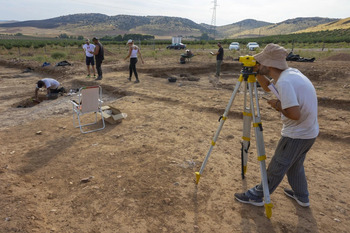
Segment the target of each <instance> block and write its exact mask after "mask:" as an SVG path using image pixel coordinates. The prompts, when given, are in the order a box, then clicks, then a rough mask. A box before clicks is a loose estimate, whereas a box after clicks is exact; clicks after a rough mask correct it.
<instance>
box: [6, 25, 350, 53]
mask: <svg viewBox="0 0 350 233" xmlns="http://www.w3.org/2000/svg"><path fill="white" fill-rule="evenodd" d="M1 38H2V37H1V35H0V47H3V48H6V49H11V48H13V47H17V48H21V47H23V48H31V47H33V48H35V49H36V48H42V47H45V46H54V45H55V46H61V47H67V46H80V45H82V44H83V43H84V42H83V39H84V38H83V37H79V38H75V39H71V38H69V37H68V38H66V37H65V36H61V37H59V38H55V39H38V38H31V37H26V36H21V35H18V38H16V37H13V38H11V39H9V38H7V39H1ZM5 38H6V37H5ZM128 39H133V40H134V41H137V43H141V44H150V43H151V44H154V45H166V44H170V43H171V41H170V40H155V38H154V36H151V35H141V34H125V35H123V36H122V35H117V36H114V37H113V36H104V37H102V38H100V40H101V41H103V43H104V44H105V45H108V44H120V45H121V44H125V42H126V41H127V40H128ZM232 41H237V42H239V43H241V44H246V43H248V42H250V41H255V42H258V43H259V44H268V43H278V44H288V43H304V44H315V43H342V42H345V43H350V29H339V30H333V31H321V32H309V33H299V34H289V35H275V36H266V37H254V38H239V39H223V40H221V43H222V44H227V45H228V44H230V43H231V42H232ZM183 42H184V43H186V44H203V45H204V44H215V43H217V40H212V39H211V38H210V37H209V36H208V35H207V34H205V35H203V36H202V37H200V38H198V39H197V40H189V41H183Z"/></svg>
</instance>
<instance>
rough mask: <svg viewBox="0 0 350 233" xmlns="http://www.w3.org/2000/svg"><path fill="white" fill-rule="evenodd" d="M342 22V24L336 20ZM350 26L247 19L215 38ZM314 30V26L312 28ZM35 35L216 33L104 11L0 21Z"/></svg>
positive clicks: (174, 20)
mask: <svg viewBox="0 0 350 233" xmlns="http://www.w3.org/2000/svg"><path fill="white" fill-rule="evenodd" d="M338 21H339V23H337V22H338ZM336 23H337V25H339V24H340V25H347V26H349V19H348V20H344V21H342V22H340V20H339V19H330V18H320V17H312V18H295V19H289V20H286V21H283V22H280V23H277V24H273V23H269V22H263V21H257V20H254V19H246V20H242V21H240V22H237V23H232V24H229V25H225V26H218V27H216V32H215V37H216V38H244V37H258V36H267V35H280V34H290V33H294V32H299V31H301V30H308V29H309V28H314V29H313V30H318V29H317V27H316V26H318V25H325V24H326V25H327V24H329V25H332V24H334V26H335V25H336ZM310 30H311V29H310ZM31 31H32V34H33V35H35V36H40V35H41V34H44V33H47V32H49V33H50V35H52V36H54V35H56V36H58V35H60V34H61V33H67V34H69V35H75V36H77V35H83V36H85V37H91V36H96V35H97V36H100V37H103V36H106V35H110V36H114V35H123V34H136V33H137V34H149V35H154V36H155V37H156V38H171V37H172V36H178V35H182V36H184V37H186V36H195V37H199V36H201V35H202V34H203V33H207V34H211V35H212V34H213V27H212V26H211V25H207V24H197V23H195V22H193V21H192V20H189V19H185V18H180V17H167V16H132V15H116V16H108V15H104V14H73V15H66V16H60V17H56V18H51V19H45V20H29V21H22V22H6V23H0V33H3V34H6V33H8V34H15V33H22V34H25V35H27V34H28V35H30V32H31Z"/></svg>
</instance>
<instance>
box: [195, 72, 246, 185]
mask: <svg viewBox="0 0 350 233" xmlns="http://www.w3.org/2000/svg"><path fill="white" fill-rule="evenodd" d="M242 81H243V77H242V75H241V76H240V77H239V79H238V82H237V83H236V86H235V89H234V90H233V92H232V95H231V98H230V101H229V103H228V104H227V106H226V109H225V112H224V115H223V116H222V117H220V125H219V128H218V129H217V130H216V133H215V136H214V138H213V140H212V142H211V146H210V148H209V151H208V153H207V155H206V156H205V159H204V161H203V163H202V166H201V169H200V170H199V172H196V173H195V174H196V184H198V182H199V179H200V177H201V175H202V173H203V170H204V168H205V165H206V164H207V162H208V159H209V157H210V154H211V152H212V150H213V148H214V146H215V144H216V141H217V139H218V137H219V135H220V131H221V129H222V127H223V125H224V123H225V120H226V119H227V115H228V112H229V111H230V108H231V106H232V104H233V101H234V99H235V97H236V94H237V92H238V89H239V87H240V86H241V83H242Z"/></svg>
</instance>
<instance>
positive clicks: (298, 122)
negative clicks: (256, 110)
mask: <svg viewBox="0 0 350 233" xmlns="http://www.w3.org/2000/svg"><path fill="white" fill-rule="evenodd" d="M287 55H288V52H287V50H286V49H285V48H283V47H281V46H279V45H277V44H268V45H267V46H266V47H265V48H264V50H263V51H262V52H261V53H258V54H256V55H254V58H255V60H256V62H257V64H256V66H255V67H254V71H256V72H257V76H256V77H257V80H258V82H259V83H260V85H261V87H262V88H263V89H264V90H265V91H270V88H269V86H270V85H272V84H271V83H275V85H276V90H277V92H278V95H276V97H277V99H271V100H269V101H268V104H269V105H270V106H271V107H272V108H274V109H275V110H276V111H278V114H279V115H280V116H281V120H282V123H283V128H282V130H281V139H280V140H279V142H278V145H277V148H276V150H275V154H274V155H273V157H272V159H271V161H270V164H269V166H268V168H267V181H268V186H269V187H268V188H269V192H270V193H273V192H274V191H275V190H276V188H277V186H278V185H279V184H280V183H281V181H282V180H283V178H284V176H285V175H287V177H288V183H289V185H290V186H291V189H289V188H285V189H284V193H285V195H286V196H287V197H289V198H292V199H293V200H295V201H296V202H297V203H298V204H299V205H300V206H302V207H308V206H310V202H309V192H308V185H307V180H306V176H305V170H304V161H305V158H306V154H307V153H308V152H309V150H310V149H311V147H312V145H313V144H314V142H315V140H316V137H317V136H318V133H319V126H318V121H317V95H316V90H315V88H314V86H313V84H312V83H311V81H310V80H309V79H308V78H307V77H306V76H305V75H303V74H302V73H301V72H300V71H299V70H297V69H294V68H289V67H288V64H287V62H286V57H287ZM267 77H270V78H271V79H272V80H270V79H269V78H267ZM263 196H264V194H263V187H262V184H261V183H260V184H258V185H256V186H254V187H252V188H251V189H249V190H247V191H246V192H244V193H236V194H235V198H236V200H238V201H239V202H242V203H247V204H252V205H255V206H263V205H264V200H263Z"/></svg>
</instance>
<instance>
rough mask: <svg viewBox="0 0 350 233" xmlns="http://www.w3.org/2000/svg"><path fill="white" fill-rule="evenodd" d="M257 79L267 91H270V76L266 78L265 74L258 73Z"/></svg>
mask: <svg viewBox="0 0 350 233" xmlns="http://www.w3.org/2000/svg"><path fill="white" fill-rule="evenodd" d="M256 79H257V80H258V82H259V84H260V86H261V87H262V88H263V89H264V90H265V91H267V92H270V89H269V88H268V86H269V85H270V80H269V79H268V78H266V76H265V75H260V74H257V75H256Z"/></svg>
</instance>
